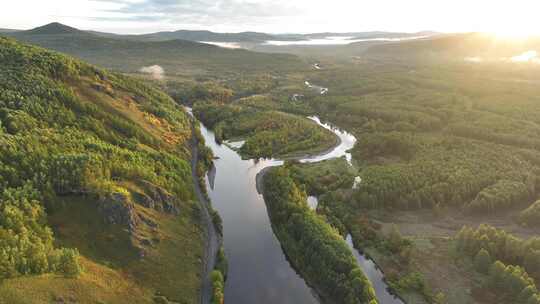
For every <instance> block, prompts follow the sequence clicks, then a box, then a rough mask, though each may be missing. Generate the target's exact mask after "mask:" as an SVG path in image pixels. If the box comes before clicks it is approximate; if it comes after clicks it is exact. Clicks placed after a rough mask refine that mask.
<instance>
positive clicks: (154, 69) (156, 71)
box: [139, 64, 165, 80]
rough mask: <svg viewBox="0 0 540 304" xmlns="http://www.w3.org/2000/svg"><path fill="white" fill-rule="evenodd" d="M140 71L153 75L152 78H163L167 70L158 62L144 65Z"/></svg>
mask: <svg viewBox="0 0 540 304" xmlns="http://www.w3.org/2000/svg"><path fill="white" fill-rule="evenodd" d="M139 72H141V73H145V74H150V76H152V78H154V79H156V80H162V79H163V77H164V76H165V70H164V69H163V68H162V67H161V66H159V65H157V64H156V65H151V66H146V67H142V68H140V69H139Z"/></svg>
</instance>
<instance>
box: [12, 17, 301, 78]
mask: <svg viewBox="0 0 540 304" xmlns="http://www.w3.org/2000/svg"><path fill="white" fill-rule="evenodd" d="M6 35H7V34H6ZM8 35H10V36H12V37H15V38H17V39H19V40H21V41H24V42H28V43H32V44H36V45H39V46H42V47H45V48H48V49H52V50H56V51H60V52H63V53H67V54H70V55H73V56H76V57H79V58H82V59H84V60H86V61H88V62H90V63H92V64H96V65H99V66H103V67H107V68H112V69H115V70H118V71H122V72H137V71H138V70H139V69H141V68H142V67H143V66H150V65H160V66H161V67H163V68H164V69H165V73H166V74H167V75H201V74H210V75H213V74H215V73H223V74H225V73H253V72H261V71H264V72H268V73H270V72H272V71H281V70H295V69H300V68H301V67H303V64H302V62H301V61H300V60H299V59H298V58H297V57H295V56H293V55H286V54H279V55H276V54H266V53H257V52H250V51H247V50H232V49H225V48H220V47H217V46H213V45H208V44H202V43H197V42H193V41H187V40H167V41H136V40H128V39H122V38H119V39H117V38H110V37H109V38H108V37H103V36H99V35H97V34H92V33H89V32H85V31H80V30H77V29H74V28H70V27H67V26H62V25H59V24H49V25H46V26H44V27H41V28H36V29H33V30H29V31H21V32H16V33H10V34H8Z"/></svg>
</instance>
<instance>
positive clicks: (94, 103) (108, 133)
mask: <svg viewBox="0 0 540 304" xmlns="http://www.w3.org/2000/svg"><path fill="white" fill-rule="evenodd" d="M351 34H354V35H346V34H340V35H338V36H339V37H337V38H336V36H334V38H329V37H333V36H332V35H335V34H332V33H321V34H311V35H308V34H306V35H277V34H275V35H270V34H261V33H251V32H249V33H237V34H219V33H213V32H208V31H202V32H200V31H193V32H190V31H177V32H160V33H155V34H148V35H140V36H139V35H113V34H107V33H103V32H93V31H81V30H79V29H76V28H72V27H68V26H65V25H62V24H56V23H55V24H50V25H46V26H43V27H38V28H36V29H33V30H28V31H11V30H10V31H3V32H2V34H1V35H3V36H9V38H8V37H0V63H2V70H0V80H1V82H0V122H1V124H0V141H1V142H2V143H3V144H2V145H1V146H0V150H1V152H2V153H1V154H0V190H1V191H0V192H1V195H0V211H1V212H0V244H1V245H2V247H1V249H0V303H2V304H3V303H6V304H7V303H51V302H52V303H329V304H332V303H336V304H337V303H347V304H349V303H351V304H352V303H367V304H374V303H381V304H396V303H400V304H401V303H411V304H412V303H434V304H444V303H448V304H454V303H455V304H458V303H459V304H461V303H471V304H472V303H479V304H489V303H519V304H521V303H523V304H534V303H540V293H539V292H538V287H537V285H536V282H538V280H539V279H540V268H539V267H538V265H540V238H539V235H540V226H539V225H538V223H540V220H539V218H540V217H539V214H540V212H539V211H538V210H540V209H539V208H538V197H539V194H540V150H539V149H540V145H539V142H538V139H537V135H538V133H539V131H540V126H539V124H540V121H539V120H538V117H540V116H539V115H538V114H539V111H540V100H539V97H538V96H540V95H538V93H539V88H538V86H537V81H536V79H537V76H538V73H539V72H540V66H538V65H537V63H536V61H535V60H536V59H535V56H533V55H534V54H536V53H535V52H534V51H533V50H535V49H537V48H538V46H539V44H538V43H537V42H538V41H537V40H536V39H532V38H531V39H528V40H525V41H523V42H522V43H519V44H511V43H503V44H497V45H496V47H493V45H494V44H495V43H496V42H494V40H493V37H491V36H489V35H483V34H455V35H454V34H452V35H445V34H442V35H438V34H436V33H426V35H422V36H418V35H416V34H419V33H409V34H408V35H406V34H405V33H380V32H375V33H351ZM381 35H382V36H383V37H384V38H380V36H381ZM415 35H416V36H415ZM199 37H201V38H199ZM202 38H205V39H206V40H207V41H212V42H216V43H239V44H242V43H250V44H252V47H251V50H246V49H231V48H226V47H219V46H216V45H209V44H204V43H199V42H198V41H201V40H199V39H202ZM181 39H186V40H181ZM325 39H334V40H339V41H343V40H351V42H350V43H349V42H347V43H336V44H332V45H322V44H323V43H322V42H321V45H312V46H310V45H306V44H304V43H305V41H312V42H313V41H315V42H313V44H319V43H317V41H322V40H325ZM264 41H281V42H280V43H268V44H267V45H265V44H264ZM25 43H31V44H35V45H39V46H40V47H37V46H31V45H28V44H25ZM255 44H256V45H257V46H253V45H255ZM41 47H44V48H46V49H50V50H54V51H50V50H46V49H43V48H41ZM59 52H62V53H66V54H68V55H69V56H74V57H69V56H68V55H63V54H62V53H59ZM523 54H528V56H529V57H530V58H529V57H527V59H524V60H522V58H524V57H523V56H524V55H523ZM76 58H81V59H76ZM467 58H469V59H467ZM470 58H482V59H481V60H480V59H478V60H477V59H475V60H470ZM503 58H506V59H503ZM512 58H518V59H519V60H517V59H512ZM80 60H85V61H88V62H90V64H87V63H84V62H83V61H80ZM91 64H95V66H94V65H91ZM98 66H99V67H98ZM101 67H103V68H101ZM143 67H144V69H141V68H143ZM104 68H107V69H109V70H105V69H104ZM515 80H519V81H515Z"/></svg>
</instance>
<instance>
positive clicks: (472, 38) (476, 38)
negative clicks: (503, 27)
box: [366, 33, 540, 60]
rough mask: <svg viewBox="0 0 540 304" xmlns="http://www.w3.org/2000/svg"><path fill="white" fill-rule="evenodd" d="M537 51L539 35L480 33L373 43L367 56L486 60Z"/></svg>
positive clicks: (538, 48)
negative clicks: (518, 37) (518, 36)
mask: <svg viewBox="0 0 540 304" xmlns="http://www.w3.org/2000/svg"><path fill="white" fill-rule="evenodd" d="M531 50H537V51H540V38H534V37H531V38H527V39H522V40H513V39H506V38H500V37H497V36H493V35H489V34H483V33H466V34H452V35H441V36H435V37H429V38H426V39H418V40H409V41H402V42H395V43H385V44H380V45H375V46H373V47H371V48H369V49H368V51H367V52H366V55H368V56H370V57H392V58H400V57H401V58H417V59H423V60H429V59H441V58H444V59H452V60H463V58H464V57H482V58H484V59H486V60H493V59H500V58H509V57H513V56H518V55H520V54H522V53H524V52H527V51H531Z"/></svg>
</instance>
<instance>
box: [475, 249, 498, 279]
mask: <svg viewBox="0 0 540 304" xmlns="http://www.w3.org/2000/svg"><path fill="white" fill-rule="evenodd" d="M492 263H493V262H492V259H491V256H490V255H489V252H488V251H487V250H485V249H484V248H482V249H480V251H478V253H477V254H476V256H475V257H474V268H475V269H476V271H478V272H480V273H483V274H487V273H488V271H489V267H490V266H491V264H492Z"/></svg>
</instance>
